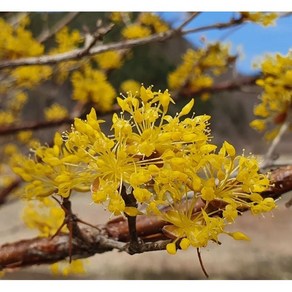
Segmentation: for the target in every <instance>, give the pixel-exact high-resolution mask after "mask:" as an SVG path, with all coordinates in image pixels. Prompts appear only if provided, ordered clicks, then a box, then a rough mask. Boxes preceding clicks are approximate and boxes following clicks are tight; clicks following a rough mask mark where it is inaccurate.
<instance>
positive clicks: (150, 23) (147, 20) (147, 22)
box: [122, 12, 169, 39]
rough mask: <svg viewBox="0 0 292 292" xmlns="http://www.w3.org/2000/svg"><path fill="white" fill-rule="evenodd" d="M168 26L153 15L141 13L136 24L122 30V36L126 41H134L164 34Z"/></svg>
mask: <svg viewBox="0 0 292 292" xmlns="http://www.w3.org/2000/svg"><path fill="white" fill-rule="evenodd" d="M168 29H169V27H168V25H167V24H166V23H165V22H164V21H162V20H161V18H160V17H159V16H158V15H156V14H154V13H146V12H145V13H141V14H140V15H139V17H138V19H137V21H136V23H133V24H130V25H128V26H126V27H125V28H124V29H123V30H122V35H123V37H124V38H126V39H136V38H143V37H147V36H149V35H151V34H153V33H160V32H165V31H167V30H168Z"/></svg>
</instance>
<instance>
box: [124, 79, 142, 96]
mask: <svg viewBox="0 0 292 292" xmlns="http://www.w3.org/2000/svg"><path fill="white" fill-rule="evenodd" d="M120 87H121V91H122V92H123V93H127V92H129V91H131V92H139V90H140V87H141V85H140V83H139V82H137V81H135V80H132V79H129V80H125V81H123V82H122V84H121V86H120Z"/></svg>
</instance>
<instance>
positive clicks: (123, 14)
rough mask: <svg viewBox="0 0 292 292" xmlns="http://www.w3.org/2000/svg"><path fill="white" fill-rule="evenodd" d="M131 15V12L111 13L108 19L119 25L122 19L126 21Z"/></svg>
mask: <svg viewBox="0 0 292 292" xmlns="http://www.w3.org/2000/svg"><path fill="white" fill-rule="evenodd" d="M131 15H132V12H111V13H110V16H109V19H110V20H111V21H112V22H115V23H119V22H122V21H123V20H124V19H126V20H128V19H129V18H130V17H131Z"/></svg>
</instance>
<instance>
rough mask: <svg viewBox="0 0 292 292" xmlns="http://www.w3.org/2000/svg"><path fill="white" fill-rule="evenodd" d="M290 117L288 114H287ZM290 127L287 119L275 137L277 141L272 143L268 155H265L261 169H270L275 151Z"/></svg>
mask: <svg viewBox="0 0 292 292" xmlns="http://www.w3.org/2000/svg"><path fill="white" fill-rule="evenodd" d="M287 116H288V114H287ZM289 127H290V120H289V119H287V118H286V121H285V122H284V123H283V124H282V125H281V127H280V130H279V132H278V134H277V136H276V137H275V139H274V140H273V141H272V143H271V145H270V147H269V149H268V151H267V153H266V154H265V155H264V160H263V163H262V164H261V168H266V167H269V166H270V165H271V164H272V161H273V156H274V153H275V149H276V147H277V145H278V144H279V142H280V141H281V139H282V137H283V135H284V134H285V132H286V131H287V130H288V129H289Z"/></svg>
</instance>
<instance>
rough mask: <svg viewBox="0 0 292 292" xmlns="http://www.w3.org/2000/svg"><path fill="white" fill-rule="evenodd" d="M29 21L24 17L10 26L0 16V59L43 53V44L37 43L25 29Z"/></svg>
mask: <svg viewBox="0 0 292 292" xmlns="http://www.w3.org/2000/svg"><path fill="white" fill-rule="evenodd" d="M29 22H30V20H29V18H28V17H26V18H24V19H22V21H20V22H19V23H18V24H16V26H12V25H11V24H9V23H8V22H6V21H5V20H4V19H3V18H0V30H1V36H0V59H17V58H20V57H24V56H26V57H31V56H39V55H41V54H43V52H44V46H43V45H42V44H40V43H38V42H37V40H35V39H34V38H33V36H32V33H31V32H30V31H29V30H27V29H26V26H27V25H28V24H29Z"/></svg>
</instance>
